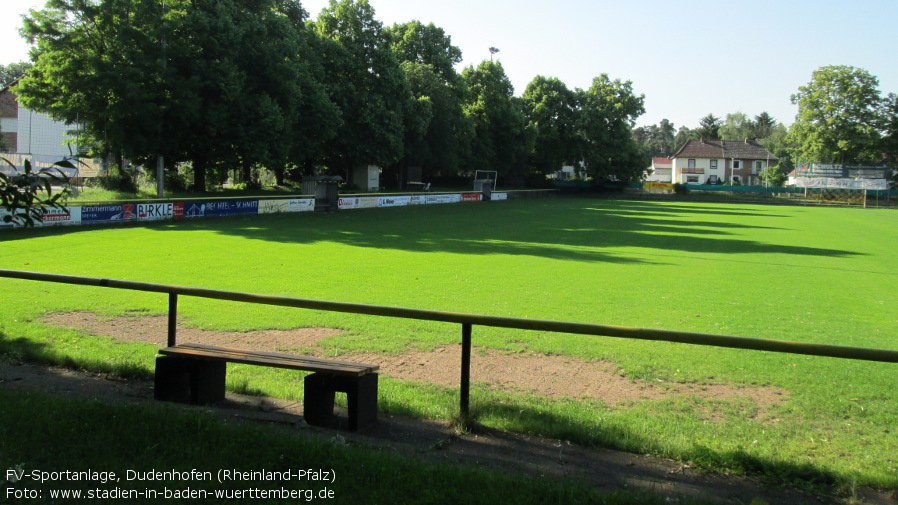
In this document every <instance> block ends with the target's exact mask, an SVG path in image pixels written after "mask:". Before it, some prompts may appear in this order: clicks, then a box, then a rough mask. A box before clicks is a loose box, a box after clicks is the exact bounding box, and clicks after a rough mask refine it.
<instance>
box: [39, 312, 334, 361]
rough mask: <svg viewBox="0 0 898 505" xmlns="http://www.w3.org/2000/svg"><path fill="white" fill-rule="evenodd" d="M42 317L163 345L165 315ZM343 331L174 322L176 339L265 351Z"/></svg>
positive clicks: (307, 343)
mask: <svg viewBox="0 0 898 505" xmlns="http://www.w3.org/2000/svg"><path fill="white" fill-rule="evenodd" d="M42 321H43V322H44V323H46V324H49V325H53V326H62V327H64V328H73V329H76V330H79V331H83V332H85V333H90V334H93V335H101V336H104V337H112V338H114V339H116V340H121V341H123V342H146V343H149V344H156V345H159V346H163V345H165V343H166V339H167V335H168V317H166V316H145V315H141V316H120V317H104V316H100V315H98V314H94V313H93V312H60V313H55V314H49V315H47V316H45V317H44V318H43V319H42ZM341 333H343V331H341V330H336V329H333V328H296V329H293V330H261V331H246V332H241V331H215V330H201V329H198V328H189V327H184V326H181V325H179V326H178V340H179V341H181V342H194V343H202V344H207V345H217V346H222V347H236V348H239V349H253V350H259V351H269V352H296V351H297V350H304V349H307V348H310V347H313V346H315V345H316V344H317V343H318V341H320V340H322V339H325V338H327V337H332V336H334V335H339V334H341Z"/></svg>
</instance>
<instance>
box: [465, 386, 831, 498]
mask: <svg viewBox="0 0 898 505" xmlns="http://www.w3.org/2000/svg"><path fill="white" fill-rule="evenodd" d="M471 409H472V410H471V413H472V421H473V424H472V425H471V430H472V431H473V433H474V434H482V435H484V437H483V438H484V439H485V440H484V441H483V443H487V444H491V445H496V446H502V447H504V448H505V450H506V452H507V454H506V455H505V456H506V457H507V458H509V459H518V460H520V461H529V460H531V459H532V458H533V456H534V447H536V450H537V451H542V454H538V456H540V457H542V458H543V459H544V460H546V461H557V462H559V463H561V464H569V465H573V466H574V467H580V466H588V465H590V463H593V464H596V465H597V467H598V468H596V469H600V471H599V472H595V473H601V471H606V472H607V471H610V472H612V473H613V475H612V476H611V477H612V478H618V477H620V476H624V477H625V478H626V479H635V480H637V481H638V480H639V479H640V477H641V478H645V479H647V480H652V479H653V478H658V476H657V475H651V473H647V474H645V475H640V472H641V471H644V468H642V467H640V466H638V465H634V464H632V463H627V462H626V461H619V460H615V461H611V462H609V461H605V460H604V458H605V457H606V455H605V454H604V453H602V452H598V453H590V455H589V458H588V459H589V462H581V461H579V460H578V452H577V449H576V448H574V447H571V446H570V445H568V442H571V443H574V444H576V445H578V446H582V447H588V448H597V447H598V448H607V449H611V450H615V451H626V452H632V453H636V454H646V453H648V454H653V453H658V454H663V453H666V452H667V451H668V449H667V448H666V447H667V445H668V443H669V442H667V441H666V440H665V436H664V435H663V434H659V436H652V435H651V434H649V433H643V432H640V431H639V430H636V429H631V428H630V427H628V426H626V425H620V424H617V425H614V424H606V423H601V422H598V423H592V422H584V421H578V420H576V419H573V418H571V417H570V416H566V415H559V414H557V413H555V412H552V411H550V410H549V409H542V408H537V407H533V406H529V405H526V404H521V403H517V402H513V401H512V402H502V403H497V402H493V401H490V399H489V398H488V397H487V398H484V397H478V396H474V397H473V398H472V405H471ZM483 418H490V419H492V420H493V421H496V420H500V422H503V423H507V424H508V426H509V429H510V432H506V431H504V430H496V429H491V428H485V427H483V426H482V425H480V424H479V423H478V419H483ZM720 429H721V430H726V425H725V424H721V425H720ZM516 434H522V435H523V436H537V437H539V438H548V439H554V440H557V441H558V443H557V445H553V446H551V447H537V446H536V444H534V445H532V446H528V447H527V448H526V449H527V451H526V452H524V453H520V454H519V453H517V452H515V451H516V450H517V449H519V448H518V447H516V446H515V445H514V444H511V443H505V441H506V440H513V439H515V438H516V437H519V436H521V435H516ZM477 441H478V439H477V438H473V439H470V440H467V444H468V445H471V444H474V443H477ZM460 449H461V450H468V447H465V446H462V447H461V448H460ZM676 457H677V458H678V459H681V460H682V461H685V462H688V463H690V464H691V466H693V467H696V468H698V469H699V471H702V472H708V473H705V474H703V478H704V479H707V481H706V482H705V485H707V486H710V487H714V488H724V487H725V488H727V491H726V492H723V493H722V494H720V495H717V496H715V497H714V498H726V499H729V500H733V501H734V502H743V501H742V500H745V501H744V502H743V503H747V502H748V501H749V500H753V499H758V498H763V499H765V500H769V502H770V503H801V502H804V501H805V500H807V498H808V495H806V494H804V493H803V492H799V491H796V490H795V489H792V488H791V487H792V486H794V487H796V488H799V489H804V490H806V491H810V492H811V493H813V494H818V493H825V494H831V493H835V492H837V491H838V490H839V487H840V485H842V484H844V483H845V477H841V476H839V475H837V474H836V473H834V472H831V471H829V470H827V469H825V468H821V467H817V466H814V465H812V464H808V463H802V462H797V461H784V460H781V459H775V458H767V457H763V456H760V455H757V454H752V453H751V452H749V451H747V450H745V449H743V448H739V447H737V448H735V449H714V448H709V447H707V446H705V445H702V443H700V442H698V441H696V442H694V443H693V445H692V447H691V448H686V449H685V450H684V452H683V453H682V454H677V455H676ZM616 465H619V466H620V468H615V466H616ZM596 469H593V470H596ZM595 473H593V474H592V475H589V476H587V478H593V479H595ZM665 473H666V475H664V476H663V477H662V478H663V480H664V481H666V483H667V484H668V485H671V486H674V487H676V486H677V485H680V484H684V483H687V482H688V480H689V477H688V474H687V473H685V472H683V470H682V468H681V470H680V472H674V471H672V469H668V470H667V471H666V472H665ZM733 474H736V475H744V476H747V477H752V478H760V479H761V480H763V481H765V482H766V483H767V484H768V485H765V486H763V489H760V488H759V487H758V486H757V485H756V484H752V483H751V482H750V481H747V480H745V479H729V480H720V479H725V478H723V477H721V475H733ZM606 478H607V477H606ZM608 484H609V483H608V482H603V483H602V485H608ZM769 484H775V486H770V485H769ZM777 486H780V487H777ZM708 498H711V497H710V496H709V497H708ZM818 498H819V499H820V502H823V503H826V502H828V501H830V500H828V499H826V498H825V497H824V496H819V497H818Z"/></svg>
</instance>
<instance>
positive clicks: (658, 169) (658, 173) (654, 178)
mask: <svg viewBox="0 0 898 505" xmlns="http://www.w3.org/2000/svg"><path fill="white" fill-rule="evenodd" d="M672 169H673V163H672V162H671V159H670V158H665V157H654V158H652V166H650V167H649V168H647V169H646V174H647V175H646V176H645V180H647V181H650V182H671V171H672Z"/></svg>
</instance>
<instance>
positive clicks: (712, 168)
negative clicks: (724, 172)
mask: <svg viewBox="0 0 898 505" xmlns="http://www.w3.org/2000/svg"><path fill="white" fill-rule="evenodd" d="M711 170H717V160H711Z"/></svg>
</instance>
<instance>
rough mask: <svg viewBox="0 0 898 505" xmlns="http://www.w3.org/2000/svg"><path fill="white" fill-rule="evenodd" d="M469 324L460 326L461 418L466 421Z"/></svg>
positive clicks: (468, 380) (468, 394)
mask: <svg viewBox="0 0 898 505" xmlns="http://www.w3.org/2000/svg"><path fill="white" fill-rule="evenodd" d="M470 400H471V323H462V325H461V398H460V410H461V417H462V419H464V420H467V418H468V414H469V413H470V403H471V401H470Z"/></svg>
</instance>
